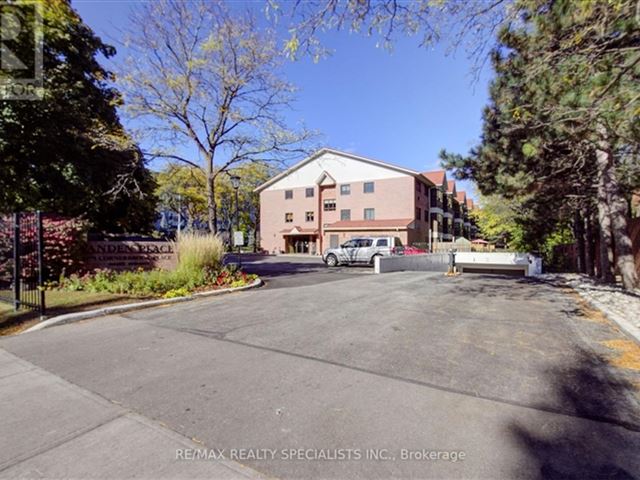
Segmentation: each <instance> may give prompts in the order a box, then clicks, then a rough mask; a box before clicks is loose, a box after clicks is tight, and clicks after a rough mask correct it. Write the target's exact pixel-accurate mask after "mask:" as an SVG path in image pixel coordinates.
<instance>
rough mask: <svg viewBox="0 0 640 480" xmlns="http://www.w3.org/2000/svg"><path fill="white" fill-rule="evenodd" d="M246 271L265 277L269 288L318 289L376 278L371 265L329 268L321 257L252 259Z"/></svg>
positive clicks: (248, 260)
mask: <svg viewBox="0 0 640 480" xmlns="http://www.w3.org/2000/svg"><path fill="white" fill-rule="evenodd" d="M243 268H244V269H245V270H246V271H247V272H250V273H257V274H258V275H260V277H262V278H263V279H264V280H265V282H266V286H267V288H284V287H292V286H293V287H301V286H304V285H318V284H321V283H326V282H335V281H336V280H344V279H347V278H352V277H353V276H354V275H373V267H371V266H369V265H343V266H340V267H336V268H328V267H327V266H326V265H325V264H324V263H323V262H322V259H321V258H320V257H311V256H296V255H282V256H277V257H274V256H251V257H248V258H245V259H243Z"/></svg>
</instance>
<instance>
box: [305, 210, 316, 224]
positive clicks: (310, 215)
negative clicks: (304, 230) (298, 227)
mask: <svg viewBox="0 0 640 480" xmlns="http://www.w3.org/2000/svg"><path fill="white" fill-rule="evenodd" d="M313 218H314V215H313V212H305V214H304V219H305V220H306V221H307V222H313Z"/></svg>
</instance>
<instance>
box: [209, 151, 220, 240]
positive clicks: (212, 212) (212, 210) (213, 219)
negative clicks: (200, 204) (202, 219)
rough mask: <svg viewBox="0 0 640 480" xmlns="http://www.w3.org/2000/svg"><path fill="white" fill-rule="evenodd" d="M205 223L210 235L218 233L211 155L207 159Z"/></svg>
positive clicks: (214, 180) (214, 179) (214, 176)
mask: <svg viewBox="0 0 640 480" xmlns="http://www.w3.org/2000/svg"><path fill="white" fill-rule="evenodd" d="M206 174H207V222H208V224H209V231H210V232H211V233H214V234H215V233H218V209H217V208H216V175H215V174H214V172H213V154H211V155H210V156H209V158H207V170H206Z"/></svg>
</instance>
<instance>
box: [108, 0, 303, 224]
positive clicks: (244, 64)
mask: <svg viewBox="0 0 640 480" xmlns="http://www.w3.org/2000/svg"><path fill="white" fill-rule="evenodd" d="M129 37H130V38H129V41H128V46H129V48H130V50H131V52H132V54H131V57H130V59H129V61H128V62H127V64H126V65H125V67H124V69H123V74H122V76H121V80H122V81H123V85H125V91H126V99H127V104H128V107H129V110H128V111H129V113H130V114H131V115H132V116H133V117H134V118H136V119H138V120H141V121H145V122H146V123H145V124H144V131H145V133H147V134H150V135H151V136H152V140H151V141H150V143H152V144H153V147H152V148H150V149H149V151H148V152H147V153H148V154H149V155H150V156H152V157H161V158H166V159H172V160H177V161H180V162H182V163H184V164H186V165H190V166H192V167H195V168H199V169H202V171H203V172H204V174H205V179H206V184H205V188H206V198H207V220H208V224H209V228H210V230H211V231H212V232H216V231H217V228H218V225H217V224H218V212H217V204H216V201H215V199H216V181H217V179H219V178H220V176H221V175H222V174H224V173H225V172H226V171H228V170H229V169H230V168H235V167H236V166H237V165H238V164H241V163H245V162H285V161H288V160H289V159H293V158H299V156H300V155H301V154H303V153H305V152H306V149H305V142H306V141H308V140H309V139H310V138H311V134H310V133H309V132H308V131H307V130H305V129H304V128H300V129H298V130H293V129H291V128H289V127H288V125H287V123H286V121H285V118H284V116H283V112H284V111H285V110H286V109H288V108H289V107H290V106H291V103H292V101H293V93H294V88H293V86H292V85H291V84H289V83H288V82H286V81H285V80H283V79H282V78H281V77H280V76H279V69H280V67H281V62H282V57H281V52H280V51H279V49H278V47H277V45H276V41H275V36H274V33H273V32H271V31H269V30H265V29H261V28H259V27H258V25H257V24H256V22H255V19H254V18H253V17H252V15H251V14H249V13H242V12H234V13H233V14H230V13H229V12H228V11H227V10H226V8H225V7H224V5H223V4H222V3H218V2H209V1H206V0H194V1H190V2H184V1H179V0H158V1H156V2H152V3H151V2H150V3H145V4H144V5H142V6H141V7H140V8H139V9H138V11H137V12H136V13H135V15H134V17H133V18H132V31H131V33H130V36H129Z"/></svg>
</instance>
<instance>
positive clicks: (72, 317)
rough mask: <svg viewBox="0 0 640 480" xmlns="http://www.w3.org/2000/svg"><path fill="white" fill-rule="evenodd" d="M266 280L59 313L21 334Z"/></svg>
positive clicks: (248, 287) (181, 300) (211, 294)
mask: <svg viewBox="0 0 640 480" xmlns="http://www.w3.org/2000/svg"><path fill="white" fill-rule="evenodd" d="M263 284H264V282H263V281H262V279H261V278H256V279H255V280H254V281H253V282H252V283H251V284H249V285H245V286H243V287H236V288H223V289H220V290H210V291H208V292H198V293H194V294H193V295H189V296H186V297H175V298H160V299H158V300H147V301H145V302H137V303H127V304H124V305H115V306H113V307H104V308H98V309H96V310H87V311H85V312H76V313H66V314H64V315H58V316H57V317H53V318H49V319H48V320H45V321H44V322H40V323H38V324H37V325H34V326H33V327H31V328H28V329H26V330H25V331H24V332H21V333H20V335H22V334H24V333H29V332H37V331H38V330H43V329H45V328H49V327H53V326H55V325H63V324H65V323H73V322H79V321H80V320H87V319H89V318H95V317H104V316H105V315H113V314H115V313H122V312H130V311H132V310H140V309H143V308H151V307H157V306H160V305H171V304H173V303H182V302H188V301H190V300H197V299H199V298H204V297H215V296H217V295H224V294H226V293H233V292H241V291H243V290H249V289H251V288H258V287H260V286H262V285H263Z"/></svg>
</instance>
